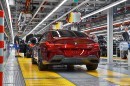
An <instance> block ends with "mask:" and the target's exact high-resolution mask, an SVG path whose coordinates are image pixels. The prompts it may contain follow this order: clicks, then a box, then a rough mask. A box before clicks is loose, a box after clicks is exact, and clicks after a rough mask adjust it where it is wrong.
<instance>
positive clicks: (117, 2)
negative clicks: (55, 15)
mask: <svg viewBox="0 0 130 86" xmlns="http://www.w3.org/2000/svg"><path fill="white" fill-rule="evenodd" d="M126 1H127V0H118V1H116V2H114V3H112V4H110V5H107V6H105V7H103V8H101V9H99V10H96V11H94V12H91V13H89V14H87V15H85V16H83V17H81V20H83V19H85V18H88V17H90V16H92V15H95V14H97V13H100V12H102V11H105V10H107V9H109V8H112V7H114V6H116V5H118V4H121V3H123V2H126ZM67 24H68V23H67ZM67 24H65V25H63V26H64V27H65V26H68V25H71V24H68V25H67Z"/></svg>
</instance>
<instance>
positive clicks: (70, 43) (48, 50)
mask: <svg viewBox="0 0 130 86" xmlns="http://www.w3.org/2000/svg"><path fill="white" fill-rule="evenodd" d="M99 59H100V48H99V44H98V43H96V42H94V41H93V40H91V39H90V38H89V37H88V36H87V35H86V34H84V33H82V32H78V31H71V30H52V31H47V32H45V33H44V34H43V35H42V36H41V38H40V39H39V42H38V43H37V45H36V46H35V47H34V49H33V57H32V64H35V63H37V64H38V68H39V70H45V69H46V68H47V67H48V65H67V67H68V68H74V65H86V67H87V69H88V70H96V69H97V67H98V63H99Z"/></svg>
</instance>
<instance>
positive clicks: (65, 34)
mask: <svg viewBox="0 0 130 86" xmlns="http://www.w3.org/2000/svg"><path fill="white" fill-rule="evenodd" d="M58 32H59V34H60V36H61V37H77V36H76V35H75V34H74V33H73V32H71V31H67V30H62V31H58Z"/></svg>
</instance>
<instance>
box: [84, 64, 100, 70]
mask: <svg viewBox="0 0 130 86" xmlns="http://www.w3.org/2000/svg"><path fill="white" fill-rule="evenodd" d="M86 67H87V69H88V70H96V69H97V67H98V64H89V65H86Z"/></svg>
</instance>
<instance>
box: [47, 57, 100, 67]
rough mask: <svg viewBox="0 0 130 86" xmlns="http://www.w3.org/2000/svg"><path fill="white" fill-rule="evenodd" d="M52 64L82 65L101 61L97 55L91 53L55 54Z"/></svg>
mask: <svg viewBox="0 0 130 86" xmlns="http://www.w3.org/2000/svg"><path fill="white" fill-rule="evenodd" d="M49 63H50V64H73V65H82V64H92V63H99V58H98V57H96V56H95V55H89V56H88V57H82V58H81V57H65V56H63V55H55V56H54V57H53V58H52V60H51V61H50V62H49Z"/></svg>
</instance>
